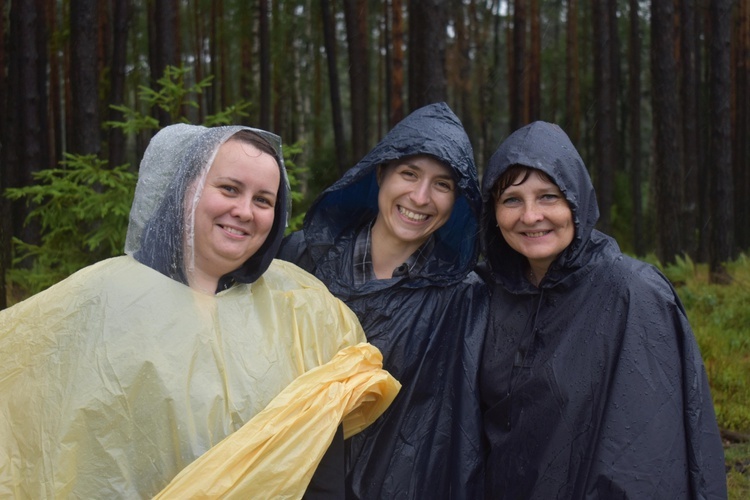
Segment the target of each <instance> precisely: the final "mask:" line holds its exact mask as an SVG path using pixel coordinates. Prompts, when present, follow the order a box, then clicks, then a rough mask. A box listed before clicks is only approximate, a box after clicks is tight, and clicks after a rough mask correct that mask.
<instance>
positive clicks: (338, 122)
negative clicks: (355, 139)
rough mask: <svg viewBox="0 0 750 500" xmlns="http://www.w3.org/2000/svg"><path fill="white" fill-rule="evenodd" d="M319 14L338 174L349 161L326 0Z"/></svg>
mask: <svg viewBox="0 0 750 500" xmlns="http://www.w3.org/2000/svg"><path fill="white" fill-rule="evenodd" d="M320 15H321V16H322V17H323V38H324V40H325V48H326V55H327V56H328V87H329V89H330V92H331V113H332V115H333V117H332V119H333V137H334V142H335V146H336V160H337V161H338V168H339V175H344V172H346V170H347V168H348V166H349V162H348V160H347V156H346V146H345V144H346V141H345V138H344V120H343V118H342V112H341V91H340V86H339V76H338V68H337V58H336V29H335V25H334V22H333V18H332V17H331V11H330V6H329V3H328V0H320Z"/></svg>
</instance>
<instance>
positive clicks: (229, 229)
mask: <svg viewBox="0 0 750 500" xmlns="http://www.w3.org/2000/svg"><path fill="white" fill-rule="evenodd" d="M224 230H225V231H226V232H228V233H231V234H239V235H242V234H245V233H244V232H243V231H239V230H237V229H235V228H233V227H228V226H224Z"/></svg>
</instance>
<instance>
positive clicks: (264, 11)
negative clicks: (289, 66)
mask: <svg viewBox="0 0 750 500" xmlns="http://www.w3.org/2000/svg"><path fill="white" fill-rule="evenodd" d="M268 2H269V0H259V1H258V30H259V35H258V38H259V39H260V124H259V127H260V128H261V129H263V130H270V129H271V36H270V32H269V29H268Z"/></svg>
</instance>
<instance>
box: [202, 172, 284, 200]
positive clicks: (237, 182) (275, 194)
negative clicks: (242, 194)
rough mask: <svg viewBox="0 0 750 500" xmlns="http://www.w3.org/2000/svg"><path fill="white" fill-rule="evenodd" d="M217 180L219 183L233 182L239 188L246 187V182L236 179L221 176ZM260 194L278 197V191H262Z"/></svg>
mask: <svg viewBox="0 0 750 500" xmlns="http://www.w3.org/2000/svg"><path fill="white" fill-rule="evenodd" d="M216 180H217V181H219V182H227V181H229V182H233V183H235V184H237V185H238V186H242V187H246V186H245V183H244V182H242V181H241V180H239V179H236V178H234V177H226V176H221V177H217V178H216ZM260 192H261V193H263V194H270V195H273V196H277V195H278V191H271V190H269V189H261V190H260Z"/></svg>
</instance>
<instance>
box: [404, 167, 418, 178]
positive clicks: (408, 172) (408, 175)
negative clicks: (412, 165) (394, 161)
mask: <svg viewBox="0 0 750 500" xmlns="http://www.w3.org/2000/svg"><path fill="white" fill-rule="evenodd" d="M400 174H401V176H402V177H403V178H405V179H416V178H417V174H416V172H414V171H413V170H411V169H408V168H405V169H403V170H401V172H400Z"/></svg>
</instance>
